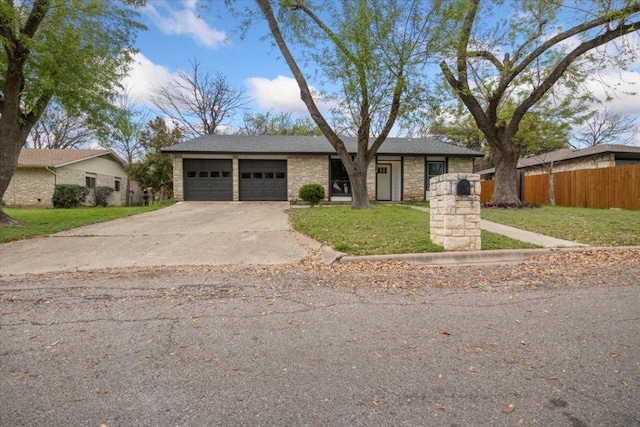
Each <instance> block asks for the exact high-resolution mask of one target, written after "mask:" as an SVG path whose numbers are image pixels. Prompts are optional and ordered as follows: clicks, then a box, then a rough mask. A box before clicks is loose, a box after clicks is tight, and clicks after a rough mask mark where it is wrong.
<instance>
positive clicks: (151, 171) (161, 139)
mask: <svg viewBox="0 0 640 427" xmlns="http://www.w3.org/2000/svg"><path fill="white" fill-rule="evenodd" d="M181 139H182V131H181V130H180V128H179V127H178V126H174V127H170V126H168V125H167V123H166V122H165V121H164V120H163V119H161V118H160V117H156V118H155V119H154V120H152V121H151V122H149V123H148V124H147V127H146V129H144V130H143V131H142V132H140V145H141V146H142V148H143V149H144V150H145V151H146V155H145V156H144V159H142V160H141V161H139V162H136V163H134V164H133V165H132V166H131V169H130V175H131V178H132V179H134V180H136V181H138V182H139V183H140V185H141V186H142V187H143V188H151V189H152V191H153V192H154V193H155V192H160V194H164V192H165V191H166V190H167V189H170V188H171V185H172V183H173V163H172V161H171V157H169V156H168V155H166V154H162V153H161V152H160V150H161V149H162V148H164V147H169V146H172V145H175V144H177V143H179V142H180V140H181Z"/></svg>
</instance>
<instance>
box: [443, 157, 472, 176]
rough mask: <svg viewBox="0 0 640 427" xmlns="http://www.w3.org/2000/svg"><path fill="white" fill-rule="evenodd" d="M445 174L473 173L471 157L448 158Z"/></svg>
mask: <svg viewBox="0 0 640 427" xmlns="http://www.w3.org/2000/svg"><path fill="white" fill-rule="evenodd" d="M447 173H473V157H449V161H448V163H447Z"/></svg>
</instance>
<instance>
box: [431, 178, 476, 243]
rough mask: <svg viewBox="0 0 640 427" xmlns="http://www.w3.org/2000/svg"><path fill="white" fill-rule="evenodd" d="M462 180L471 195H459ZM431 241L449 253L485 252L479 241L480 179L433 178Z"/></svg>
mask: <svg viewBox="0 0 640 427" xmlns="http://www.w3.org/2000/svg"><path fill="white" fill-rule="evenodd" d="M462 179H466V180H468V181H469V183H470V189H471V192H470V195H468V196H467V195H457V185H458V182H459V181H460V180H462ZM430 188H431V191H430V193H431V202H430V204H431V215H430V224H429V225H430V228H431V241H432V242H433V243H435V244H436V245H440V246H443V247H444V249H445V250H447V251H476V250H480V249H482V245H481V239H480V175H477V174H451V173H448V174H444V175H440V176H437V177H434V178H431V184H430Z"/></svg>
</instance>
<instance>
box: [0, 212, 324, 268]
mask: <svg viewBox="0 0 640 427" xmlns="http://www.w3.org/2000/svg"><path fill="white" fill-rule="evenodd" d="M288 208H289V203H288V202H264V203H260V202H245V203H241V202H185V203H178V204H176V205H174V206H171V207H168V208H165V209H161V210H158V211H153V212H148V213H145V214H140V215H135V216H132V217H128V218H122V219H118V220H114V221H109V222H104V223H100V224H94V225H89V226H85V227H80V228H76V229H73V230H69V231H65V232H61V233H58V234H55V235H53V236H50V237H44V238H38V239H31V240H24V241H18V242H11V243H5V244H2V245H0V275H7V274H26V273H44V272H55V271H65V270H93V269H103V268H121V267H152V266H178V265H241V264H246V265H269V264H288V263H293V262H296V261H298V260H299V259H301V258H303V257H305V256H306V255H307V253H308V251H309V249H311V248H313V247H319V244H318V243H317V242H315V241H313V240H311V239H309V238H307V237H305V236H303V235H301V234H299V233H296V232H294V231H293V230H292V229H291V225H290V223H289V217H288V215H287V212H286V211H287V209H288Z"/></svg>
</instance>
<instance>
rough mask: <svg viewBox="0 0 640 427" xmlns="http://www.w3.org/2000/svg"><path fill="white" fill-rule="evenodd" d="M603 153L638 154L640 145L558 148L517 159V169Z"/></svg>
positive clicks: (493, 170) (489, 170)
mask: <svg viewBox="0 0 640 427" xmlns="http://www.w3.org/2000/svg"><path fill="white" fill-rule="evenodd" d="M604 153H628V154H638V155H640V147H634V146H631V145H615V144H601V145H594V146H593V147H589V148H582V149H578V150H576V149H572V148H562V149H560V150H556V151H551V152H549V153H545V154H540V155H539V156H530V157H523V158H521V159H520V160H519V161H518V169H522V168H529V167H532V166H538V165H543V164H547V163H551V162H554V163H556V162H562V161H565V160H571V159H577V158H579V157H588V156H594V155H597V154H604ZM495 171H496V169H495V168H491V169H485V170H481V171H479V172H476V173H478V174H480V175H485V174H489V173H494V172H495Z"/></svg>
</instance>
